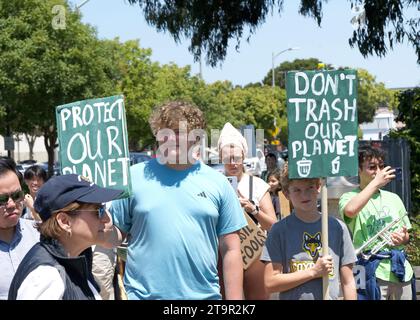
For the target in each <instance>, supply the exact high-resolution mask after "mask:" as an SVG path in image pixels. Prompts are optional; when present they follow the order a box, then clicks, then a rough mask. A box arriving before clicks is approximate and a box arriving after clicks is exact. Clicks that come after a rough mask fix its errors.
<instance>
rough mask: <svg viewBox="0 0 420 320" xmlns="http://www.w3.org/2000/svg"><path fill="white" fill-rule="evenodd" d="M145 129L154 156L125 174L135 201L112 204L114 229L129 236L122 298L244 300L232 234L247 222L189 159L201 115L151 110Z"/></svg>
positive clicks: (175, 107)
mask: <svg viewBox="0 0 420 320" xmlns="http://www.w3.org/2000/svg"><path fill="white" fill-rule="evenodd" d="M150 125H151V128H152V131H153V133H154V135H155V137H156V139H157V141H158V143H159V150H158V157H157V158H156V159H153V160H150V161H149V162H144V163H140V164H137V165H135V166H133V167H131V179H132V187H133V194H132V196H131V197H130V198H128V199H122V200H117V201H114V202H113V204H112V207H111V213H112V216H113V220H114V224H115V225H116V226H117V227H118V228H119V229H120V230H121V231H122V232H124V233H126V234H129V243H128V253H127V262H126V268H125V278H124V284H125V289H126V292H127V296H128V299H200V300H201V299H221V294H220V288H219V279H218V275H217V257H218V249H219V250H220V252H221V256H222V259H223V276H224V277H223V278H224V286H225V295H226V299H242V275H243V267H242V257H241V250H240V240H239V235H238V231H239V230H240V229H241V228H242V227H244V226H245V225H246V219H245V217H244V215H243V212H242V209H241V207H240V205H239V202H238V200H237V197H236V195H235V192H234V190H233V188H231V186H230V184H229V182H228V180H227V179H226V178H225V177H224V176H223V175H222V174H221V173H218V172H217V171H215V170H213V169H211V168H210V167H208V166H206V165H205V164H203V163H201V162H200V161H198V160H197V159H196V157H195V156H194V155H195V154H196V152H195V151H194V147H195V146H197V142H198V141H199V137H200V136H202V132H201V131H200V130H201V129H202V128H203V127H204V119H203V114H202V112H201V111H200V110H199V109H198V108H197V107H196V106H194V105H192V104H189V103H185V102H170V103H167V104H165V105H163V106H161V107H159V108H157V109H156V110H155V111H154V112H153V114H152V116H151V118H150Z"/></svg>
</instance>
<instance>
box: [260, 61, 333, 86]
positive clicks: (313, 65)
mask: <svg viewBox="0 0 420 320" xmlns="http://www.w3.org/2000/svg"><path fill="white" fill-rule="evenodd" d="M319 63H321V61H320V60H319V59H317V58H309V59H295V60H294V61H292V62H290V61H285V62H283V63H282V64H280V65H279V66H278V67H277V68H274V83H275V85H276V86H279V87H280V88H282V89H285V88H286V77H285V74H286V72H287V71H303V70H316V69H317V68H318V64H319ZM325 68H326V69H327V70H328V69H331V68H332V66H331V65H330V64H328V65H326V66H325ZM263 83H264V84H266V85H272V69H270V70H269V71H268V73H267V75H266V76H265V77H264V79H263Z"/></svg>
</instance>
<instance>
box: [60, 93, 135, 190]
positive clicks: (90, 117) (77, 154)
mask: <svg viewBox="0 0 420 320" xmlns="http://www.w3.org/2000/svg"><path fill="white" fill-rule="evenodd" d="M56 118H57V129H58V141H59V146H60V153H59V154H60V162H61V168H62V169H61V170H62V174H69V173H75V174H80V175H83V176H86V177H88V178H89V179H90V180H91V181H93V182H95V183H96V184H98V185H100V186H102V187H108V188H113V189H119V190H124V193H123V194H122V195H121V197H127V196H129V195H130V193H131V179H130V170H129V167H130V160H129V153H128V138H127V125H126V123H127V122H126V117H125V108H124V97H123V96H121V95H120V96H112V97H106V98H98V99H90V100H83V101H77V102H73V103H69V104H65V105H62V106H58V107H57V108H56Z"/></svg>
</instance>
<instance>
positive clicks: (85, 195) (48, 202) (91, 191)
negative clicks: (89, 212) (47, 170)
mask: <svg viewBox="0 0 420 320" xmlns="http://www.w3.org/2000/svg"><path fill="white" fill-rule="evenodd" d="M121 193H123V191H122V190H115V189H109V188H102V187H100V186H98V185H97V184H94V183H93V182H90V181H89V180H88V179H87V178H85V177H83V176H80V175H77V174H66V175H62V176H56V177H53V178H51V179H50V180H48V181H47V182H46V183H45V184H44V185H43V186H42V187H41V188H40V189H39V191H38V193H37V196H36V199H35V203H34V208H35V211H36V212H37V213H38V214H39V215H40V216H41V219H42V221H45V220H47V219H48V218H49V217H51V215H52V213H53V212H54V211H56V210H59V209H63V208H64V207H66V206H67V205H69V204H70V203H73V202H76V201H77V202H82V203H94V204H96V203H97V204H101V203H104V202H108V201H111V200H114V199H116V198H117V197H118V196H119V195H120V194H121Z"/></svg>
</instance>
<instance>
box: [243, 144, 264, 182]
mask: <svg viewBox="0 0 420 320" xmlns="http://www.w3.org/2000/svg"><path fill="white" fill-rule="evenodd" d="M244 167H245V171H246V172H247V173H249V174H252V175H254V176H259V177H260V176H261V173H262V172H263V171H264V170H267V165H266V164H265V156H264V152H263V151H262V150H261V149H258V148H257V150H256V156H255V157H252V158H246V159H244Z"/></svg>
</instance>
